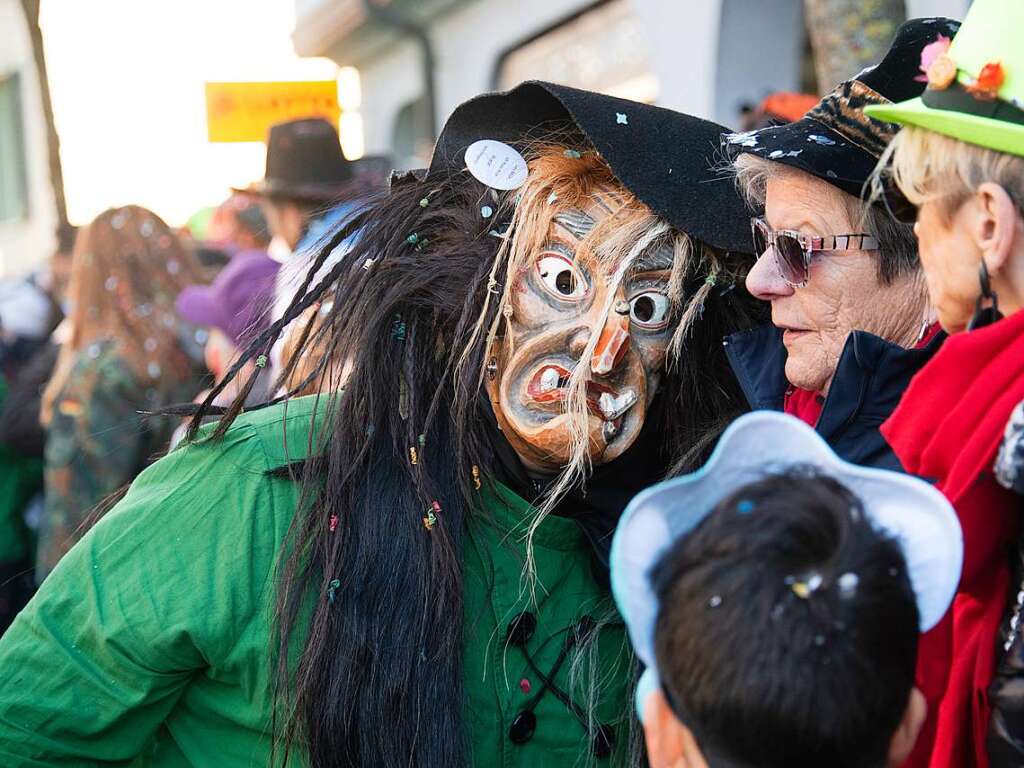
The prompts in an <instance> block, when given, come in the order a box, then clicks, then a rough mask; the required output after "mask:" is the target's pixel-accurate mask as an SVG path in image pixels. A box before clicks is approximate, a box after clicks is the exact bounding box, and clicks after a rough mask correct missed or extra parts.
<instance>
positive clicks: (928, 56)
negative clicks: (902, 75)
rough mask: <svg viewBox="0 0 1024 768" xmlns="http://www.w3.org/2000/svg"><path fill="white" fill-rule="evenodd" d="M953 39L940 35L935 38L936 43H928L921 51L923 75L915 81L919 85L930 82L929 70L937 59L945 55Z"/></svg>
mask: <svg viewBox="0 0 1024 768" xmlns="http://www.w3.org/2000/svg"><path fill="white" fill-rule="evenodd" d="M952 42H953V40H952V38H949V37H946V36H945V35H939V36H938V37H937V38H935V42H934V43H928V45H926V46H925V47H924V48H922V49H921V66H920V69H921V72H922V73H923V74H920V75H918V76H917V77H915V78H914V79H915V80H917V81H918V82H919V83H927V82H928V69H929V68H930V67H931V65H932V64H933V63H934V62H935V60H936V59H937V58H939V57H940V56H942V55H944V54H945V53H946V52H947V51H948V50H949V46H950V43H952Z"/></svg>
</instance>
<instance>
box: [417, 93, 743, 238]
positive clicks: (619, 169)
mask: <svg viewBox="0 0 1024 768" xmlns="http://www.w3.org/2000/svg"><path fill="white" fill-rule="evenodd" d="M567 121H568V122H571V123H572V124H574V125H575V126H576V128H578V129H579V131H580V132H581V133H582V134H583V135H584V136H585V137H586V139H587V140H588V141H589V142H590V143H591V144H592V145H593V147H594V149H596V150H597V152H598V153H599V154H600V155H601V157H602V158H603V159H604V161H605V162H606V163H607V164H608V166H609V167H610V168H611V170H612V173H614V174H615V176H616V178H617V179H618V180H619V181H620V182H622V184H623V185H624V186H625V187H626V188H627V189H629V190H630V191H631V192H632V193H633V194H634V195H636V196H637V197H638V198H639V199H640V200H642V201H643V202H644V203H646V204H647V206H649V207H650V208H651V210H653V211H654V212H655V213H657V214H658V215H659V216H661V217H663V218H665V219H666V220H667V221H669V222H670V223H671V224H672V225H673V226H675V227H676V228H677V229H679V230H681V231H683V232H686V233H687V234H690V235H692V236H694V237H696V238H698V239H700V240H702V241H704V242H705V243H707V244H708V245H712V246H715V247H717V248H720V249H723V250H729V251H741V252H745V253H751V252H753V245H752V243H751V240H750V218H749V217H750V212H749V211H748V210H747V207H746V205H745V204H744V202H743V200H742V199H741V198H740V196H739V194H738V193H737V192H736V190H735V186H734V184H733V182H732V180H730V179H728V178H725V177H724V176H723V175H721V174H720V173H717V172H716V165H718V164H719V161H720V160H721V149H720V141H721V139H720V136H721V133H722V132H723V131H724V130H725V128H723V127H722V126H720V125H718V124H716V123H712V122H709V121H707V120H701V119H700V118H697V117H692V116H690V115H684V114H682V113H680V112H673V111H672V110H669V109H663V108H661V107H655V106H651V105H650V104H641V103H639V102H636V101H628V100H626V99H618V98H615V97H614V96H605V95H603V94H599V93H592V92H590V91H581V90H578V89H576V88H570V87H568V86H564V85H555V84H552V83H542V82H538V81H531V82H526V83H523V84H521V85H519V86H517V87H516V88H513V89H512V90H510V91H507V92H505V93H492V94H486V95H483V96H478V97H476V98H475V99H471V100H470V101H467V102H465V103H463V104H462V105H461V106H459V107H458V108H456V110H455V111H454V112H453V113H452V115H451V117H450V118H448V122H447V123H446V124H445V127H444V130H443V131H442V132H441V136H440V137H439V138H438V140H437V145H436V146H435V147H434V155H433V158H432V160H431V163H430V170H429V173H428V175H429V176H437V177H443V176H444V175H446V174H448V173H450V172H451V171H452V170H460V169H462V168H465V167H466V162H465V152H466V148H467V147H469V145H470V144H472V143H473V142H474V141H478V140H480V139H495V140H497V141H502V142H505V143H506V144H511V145H512V146H516V147H517V148H520V149H521V148H522V146H523V144H524V142H526V141H529V140H531V139H533V140H535V139H538V138H541V137H543V135H544V132H545V130H546V129H554V128H557V127H559V126H560V125H564V124H565V123H566V122H567Z"/></svg>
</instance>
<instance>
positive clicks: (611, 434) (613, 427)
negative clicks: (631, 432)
mask: <svg viewBox="0 0 1024 768" xmlns="http://www.w3.org/2000/svg"><path fill="white" fill-rule="evenodd" d="M618 425H619V423H618V422H617V421H606V422H605V423H604V427H602V429H601V432H602V434H603V435H604V441H605V442H606V443H610V442H611V441H612V440H614V439H615V436H616V435H617V434H619V426H618Z"/></svg>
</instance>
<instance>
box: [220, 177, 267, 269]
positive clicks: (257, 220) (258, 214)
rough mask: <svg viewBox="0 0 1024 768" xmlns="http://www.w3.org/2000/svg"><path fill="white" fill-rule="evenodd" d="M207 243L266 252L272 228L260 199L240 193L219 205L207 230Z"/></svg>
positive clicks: (231, 251) (227, 247)
mask: <svg viewBox="0 0 1024 768" xmlns="http://www.w3.org/2000/svg"><path fill="white" fill-rule="evenodd" d="M205 241H206V243H207V244H209V245H212V246H217V247H220V248H223V249H224V250H226V251H227V252H228V253H229V254H232V255H233V254H235V253H238V252H239V251H255V250H259V251H266V250H267V248H268V247H269V246H270V227H269V225H268V224H267V217H266V216H265V215H264V214H263V208H262V207H261V206H260V204H259V202H258V201H257V200H256V199H254V198H253V197H252V196H250V195H243V194H240V193H238V192H235V193H234V194H232V195H231V196H230V197H229V198H228V199H227V200H225V201H224V202H223V203H221V204H220V205H218V206H217V210H215V211H214V212H213V218H212V219H211V221H210V226H209V229H207V232H206V238H205Z"/></svg>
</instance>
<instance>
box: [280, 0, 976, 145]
mask: <svg viewBox="0 0 1024 768" xmlns="http://www.w3.org/2000/svg"><path fill="white" fill-rule="evenodd" d="M309 1H310V0H297V3H296V5H297V7H300V6H302V5H303V3H307V2H309ZM631 2H632V4H633V8H634V11H635V13H636V14H637V16H638V17H639V18H640V22H641V28H642V29H643V31H644V34H645V37H646V40H647V45H648V51H649V56H650V64H651V69H652V70H653V73H654V75H655V76H656V77H657V80H658V83H659V91H658V92H659V96H658V101H657V103H658V104H660V105H661V106H665V107H669V108H671V109H676V110H679V111H682V112H688V113H690V114H694V115H699V116H701V117H706V118H710V119H713V120H717V121H718V122H722V123H725V124H727V125H732V124H734V123H735V121H736V118H737V110H738V106H739V104H740V103H741V102H742V101H751V102H754V103H757V102H759V101H760V100H761V98H763V97H764V96H765V95H767V94H768V93H770V92H771V91H776V90H790V89H794V88H796V87H797V86H798V77H799V65H800V55H801V50H800V44H801V40H802V34H803V33H802V30H803V10H802V6H803V0H631ZM590 4H591V3H590V0H517V1H516V2H514V3H510V2H508V0H475V1H474V2H470V3H467V4H465V5H462V6H460V7H457V9H456V10H454V11H452V12H451V13H448V14H447V15H445V16H442V17H441V18H440V19H438V20H437V21H435V22H434V23H433V25H432V26H431V28H430V37H431V40H432V41H433V44H434V53H435V57H436V70H435V83H436V87H437V120H438V125H437V126H436V128H437V130H440V128H441V126H442V125H443V123H444V120H445V118H446V117H447V116H448V115H449V114H450V113H451V111H452V110H453V109H454V108H455V107H456V106H458V105H459V104H460V103H461V102H463V101H465V100H466V99H468V98H470V97H472V96H475V95H477V94H479V93H482V92H484V91H487V90H490V89H491V85H492V77H493V67H494V65H495V62H496V59H497V56H498V55H499V54H500V53H502V52H503V51H505V50H507V49H509V48H511V47H512V46H515V45H517V44H519V43H521V42H522V41H524V40H526V39H528V38H530V37H532V36H533V35H535V34H537V33H538V32H540V31H542V30H544V29H546V28H547V27H549V26H551V25H553V24H555V23H556V22H558V21H560V20H561V19H563V18H565V17H567V16H569V15H570V14H572V13H574V12H576V11H578V10H580V9H583V8H586V7H587V6H589V5H590ZM969 4H970V3H969V0H907V9H908V14H909V15H910V16H933V15H948V16H952V17H955V18H962V17H963V14H964V13H965V11H966V8H967V7H968V6H969ZM720 41H721V42H722V43H723V44H722V45H720ZM332 53H334V54H335V58H336V59H337V60H338V62H339V63H341V64H354V65H356V66H357V67H359V70H360V73H361V76H362V85H363V98H364V101H363V106H362V112H363V119H364V126H365V132H366V147H367V151H368V152H371V153H381V152H387V151H389V150H390V148H391V147H390V143H391V138H392V132H393V129H394V122H395V117H396V116H397V113H398V111H399V110H400V109H401V108H402V106H404V105H405V104H407V103H409V102H410V101H412V100H414V99H415V98H416V97H417V96H419V95H420V94H421V93H422V83H421V77H422V69H421V65H420V54H419V50H418V48H417V47H416V46H415V45H414V44H413V43H411V42H409V41H408V40H400V41H398V42H396V43H395V44H394V45H393V46H392V47H391V49H390V50H389V51H387V52H386V53H383V54H377V55H375V56H374V57H373V58H372V60H368V61H350V60H346V58H345V56H344V52H343V51H334V52H332Z"/></svg>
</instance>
